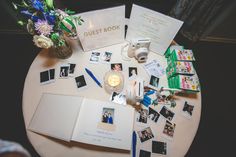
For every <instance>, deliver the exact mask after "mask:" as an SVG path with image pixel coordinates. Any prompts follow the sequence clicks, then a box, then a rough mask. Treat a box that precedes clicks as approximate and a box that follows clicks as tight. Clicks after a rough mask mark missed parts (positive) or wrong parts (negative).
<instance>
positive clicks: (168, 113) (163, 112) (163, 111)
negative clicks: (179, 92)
mask: <svg viewBox="0 0 236 157" xmlns="http://www.w3.org/2000/svg"><path fill="white" fill-rule="evenodd" d="M160 114H161V115H162V116H163V117H165V118H166V119H168V120H170V121H171V120H172V119H173V117H174V115H175V113H174V112H172V111H171V110H169V109H168V108H167V107H165V106H163V107H162V109H161V111H160Z"/></svg>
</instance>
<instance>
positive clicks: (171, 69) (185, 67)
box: [166, 61, 195, 77]
mask: <svg viewBox="0 0 236 157" xmlns="http://www.w3.org/2000/svg"><path fill="white" fill-rule="evenodd" d="M166 73H167V77H171V76H173V75H177V74H183V75H194V74H195V69H194V66H193V63H192V62H184V61H174V62H171V64H169V65H168V67H167V68H166Z"/></svg>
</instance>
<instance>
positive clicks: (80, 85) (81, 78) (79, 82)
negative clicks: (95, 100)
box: [75, 75, 87, 89]
mask: <svg viewBox="0 0 236 157" xmlns="http://www.w3.org/2000/svg"><path fill="white" fill-rule="evenodd" d="M75 82H76V86H77V88H78V89H80V88H83V87H86V86H87V83H86V81H85V78H84V75H81V76H78V77H75Z"/></svg>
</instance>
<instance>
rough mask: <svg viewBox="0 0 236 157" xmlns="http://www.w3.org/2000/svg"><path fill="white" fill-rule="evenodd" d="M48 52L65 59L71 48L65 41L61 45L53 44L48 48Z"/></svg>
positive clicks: (69, 54) (70, 52) (68, 55)
mask: <svg viewBox="0 0 236 157" xmlns="http://www.w3.org/2000/svg"><path fill="white" fill-rule="evenodd" d="M50 52H51V54H52V55H53V57H56V58H59V59H67V58H69V57H70V56H71V55H72V53H73V50H72V48H71V46H70V44H68V43H67V42H66V43H65V44H64V45H63V46H53V47H51V48H50Z"/></svg>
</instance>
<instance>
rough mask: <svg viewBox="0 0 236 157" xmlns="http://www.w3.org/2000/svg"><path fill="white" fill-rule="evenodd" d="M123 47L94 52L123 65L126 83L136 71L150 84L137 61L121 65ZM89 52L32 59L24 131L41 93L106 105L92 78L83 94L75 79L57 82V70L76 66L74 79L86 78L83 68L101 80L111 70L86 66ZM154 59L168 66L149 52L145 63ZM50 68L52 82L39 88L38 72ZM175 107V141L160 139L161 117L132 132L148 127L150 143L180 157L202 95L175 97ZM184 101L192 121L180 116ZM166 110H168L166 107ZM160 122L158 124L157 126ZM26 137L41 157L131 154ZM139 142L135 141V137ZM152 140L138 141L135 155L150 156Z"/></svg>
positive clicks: (196, 118) (37, 136)
mask: <svg viewBox="0 0 236 157" xmlns="http://www.w3.org/2000/svg"><path fill="white" fill-rule="evenodd" d="M125 44H126V43H122V44H116V45H112V46H109V47H105V48H101V49H97V50H96V52H104V51H110V52H112V53H113V55H112V59H111V63H119V62H121V63H122V64H123V74H124V77H125V80H127V78H128V67H133V66H134V67H135V66H136V67H138V75H140V76H142V77H143V78H144V80H145V81H146V82H148V81H149V79H150V77H149V75H148V74H147V72H146V71H145V70H144V68H143V65H142V64H138V63H137V61H136V60H135V59H134V58H132V59H131V61H124V60H122V58H121V47H122V46H124V45H125ZM91 52H92V51H90V52H81V51H80V52H79V51H78V49H77V50H75V49H74V52H73V55H72V56H71V57H70V58H68V59H65V60H60V59H56V58H51V57H50V56H49V55H48V52H47V50H42V51H41V52H40V53H39V54H38V55H37V57H36V58H35V59H34V61H33V63H32V65H31V67H30V69H29V71H28V74H27V77H26V79H25V85H24V91H23V105H22V108H23V115H24V121H25V127H26V129H27V127H28V125H29V123H30V120H31V118H32V117H33V114H34V112H35V110H36V107H37V105H38V103H39V100H40V98H41V95H42V93H44V92H47V93H55V94H66V95H78V96H84V97H87V98H93V99H98V100H106V101H109V97H110V95H109V94H107V93H106V92H105V90H104V89H103V88H100V87H98V86H97V85H96V84H95V82H94V81H93V80H91V78H89V77H87V78H86V79H87V80H86V81H87V84H88V88H86V89H83V90H78V89H77V87H76V84H75V79H74V77H70V78H67V79H59V78H58V77H59V68H60V65H62V64H64V63H76V68H75V75H74V76H75V77H76V76H79V75H82V74H84V75H85V76H87V74H86V73H85V71H84V68H85V67H87V68H89V69H91V70H92V71H93V72H94V74H95V75H96V76H97V77H98V79H99V80H103V76H104V74H105V73H106V72H107V71H109V70H110V65H109V64H102V63H98V64H92V63H90V62H89V58H90V56H91ZM153 59H157V60H158V61H159V63H160V64H161V65H162V66H163V68H166V66H167V63H166V59H165V57H164V56H161V55H158V54H156V53H153V52H150V53H149V56H148V61H151V60H153ZM50 68H55V82H54V83H50V84H46V85H41V84H40V77H39V76H40V72H42V71H44V70H48V69H50ZM159 83H160V85H161V86H164V87H167V79H166V75H164V76H162V77H161V78H160V81H159ZM176 98H177V99H176V103H177V105H176V107H175V108H170V109H171V110H172V111H174V112H175V116H174V119H173V120H172V121H173V122H174V123H175V124H176V128H175V133H174V137H173V139H172V140H168V139H165V138H164V137H163V136H162V131H163V128H164V122H165V120H163V117H162V118H161V119H160V120H158V122H157V123H154V122H152V121H149V122H148V123H147V124H146V125H139V124H136V123H135V125H134V129H135V130H136V131H139V130H141V129H143V128H145V127H147V126H150V127H151V129H152V132H153V135H154V138H153V139H152V140H154V141H163V142H167V155H166V156H172V157H183V156H184V155H185V154H186V153H187V151H188V149H189V147H190V145H191V143H192V141H193V139H194V137H195V135H196V132H197V129H198V125H199V121H200V116H201V93H200V92H199V93H197V94H194V95H188V96H177V97H176ZM185 101H187V102H188V103H189V104H191V105H194V111H193V115H192V117H191V119H187V118H185V117H184V116H182V115H181V110H182V108H183V104H184V102H185ZM168 107H169V106H168ZM155 109H156V110H157V111H160V109H161V105H157V106H155ZM159 121H160V122H159ZM27 136H28V138H29V140H30V142H31V143H32V145H33V147H34V148H35V150H36V151H37V152H38V154H40V156H43V157H65V156H68V157H78V156H81V157H87V156H89V157H100V156H101V157H111V156H112V157H125V156H127V157H128V156H131V152H130V153H127V152H125V151H122V150H114V149H112V148H104V147H99V146H94V145H88V144H83V143H77V142H69V143H68V142H64V141H61V140H57V139H55V138H51V137H48V136H43V135H40V134H37V133H34V132H31V131H29V130H27ZM137 138H138V137H137ZM152 140H148V141H146V142H143V143H141V142H140V140H139V138H138V141H137V149H136V151H137V153H136V156H139V150H140V149H143V150H146V151H150V152H152V142H151V141H152ZM158 155H159V154H155V153H152V156H158Z"/></svg>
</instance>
